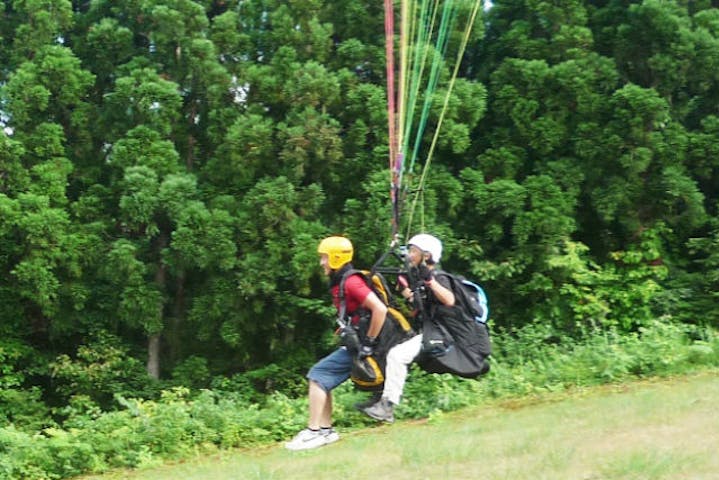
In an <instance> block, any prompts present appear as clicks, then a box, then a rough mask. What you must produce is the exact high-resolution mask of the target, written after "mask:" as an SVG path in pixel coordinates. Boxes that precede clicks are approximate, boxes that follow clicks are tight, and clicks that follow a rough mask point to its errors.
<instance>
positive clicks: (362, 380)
mask: <svg viewBox="0 0 719 480" xmlns="http://www.w3.org/2000/svg"><path fill="white" fill-rule="evenodd" d="M352 275H359V276H361V277H362V279H363V280H364V281H365V283H366V284H367V286H368V287H369V288H370V289H371V290H372V291H373V292H374V293H375V295H377V297H379V299H380V300H381V301H382V303H384V304H385V305H386V306H387V316H386V317H385V321H384V324H383V325H382V330H380V333H379V335H377V338H376V340H375V345H374V348H373V353H372V355H370V356H368V357H360V356H359V349H360V346H361V345H363V344H365V343H366V342H367V331H368V330H369V324H370V312H369V311H368V310H367V309H364V308H363V309H361V310H360V311H359V312H358V313H359V322H357V324H356V325H352V323H351V321H350V319H349V318H348V316H347V314H346V302H345V281H346V280H347V279H348V278H349V277H350V276H352ZM339 301H340V307H339V314H338V317H337V323H338V325H339V327H340V328H339V333H340V336H341V338H342V343H343V344H344V345H345V346H346V347H347V349H348V350H349V351H350V353H352V355H353V357H354V360H353V364H352V373H351V374H350V379H351V380H352V382H353V383H354V385H355V387H356V388H357V389H359V390H364V391H372V392H376V391H381V390H382V388H383V387H384V378H385V367H386V364H387V352H389V349H390V348H392V347H393V346H395V345H397V344H398V343H402V342H404V341H405V340H407V339H409V338H412V337H413V336H414V335H416V333H415V331H414V330H413V329H412V327H411V326H410V324H409V322H408V321H407V319H406V318H405V316H404V315H403V314H402V312H400V311H399V310H397V308H395V307H396V306H395V304H394V299H393V297H392V295H391V294H390V290H389V288H388V286H387V282H386V280H385V278H384V277H383V276H382V274H380V273H379V272H376V271H368V270H349V271H347V272H346V273H345V274H344V275H343V276H342V279H341V280H340V284H339Z"/></svg>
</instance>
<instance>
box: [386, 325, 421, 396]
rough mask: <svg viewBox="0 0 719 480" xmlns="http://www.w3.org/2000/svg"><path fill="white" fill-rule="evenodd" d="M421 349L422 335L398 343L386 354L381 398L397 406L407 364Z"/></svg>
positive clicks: (405, 375)
mask: <svg viewBox="0 0 719 480" xmlns="http://www.w3.org/2000/svg"><path fill="white" fill-rule="evenodd" d="M421 349H422V335H421V334H419V335H415V336H414V337H412V338H410V339H409V340H407V341H406V342H403V343H398V344H397V345H395V346H394V347H392V348H390V350H389V352H388V353H387V368H386V370H385V379H384V391H383V392H382V396H383V397H385V398H387V399H388V400H389V401H390V402H392V403H393V404H395V405H397V404H398V403H399V399H400V397H401V396H402V390H403V389H404V382H405V380H407V369H408V367H409V364H410V363H412V361H413V360H414V359H415V358H417V356H418V355H419V352H420V350H421Z"/></svg>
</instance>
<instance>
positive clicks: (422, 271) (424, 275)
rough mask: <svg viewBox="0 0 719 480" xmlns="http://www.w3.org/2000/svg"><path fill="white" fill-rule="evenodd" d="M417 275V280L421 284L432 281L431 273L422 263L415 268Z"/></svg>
mask: <svg viewBox="0 0 719 480" xmlns="http://www.w3.org/2000/svg"><path fill="white" fill-rule="evenodd" d="M417 275H419V279H420V280H422V281H423V282H429V281H430V280H432V271H431V270H430V269H429V267H428V266H427V265H425V264H424V263H423V264H422V265H420V266H418V267H417Z"/></svg>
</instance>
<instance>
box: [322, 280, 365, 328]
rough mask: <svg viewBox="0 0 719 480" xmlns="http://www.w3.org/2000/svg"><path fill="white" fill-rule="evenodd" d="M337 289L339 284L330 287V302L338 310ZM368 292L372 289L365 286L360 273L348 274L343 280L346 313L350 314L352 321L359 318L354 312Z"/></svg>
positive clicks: (354, 321) (338, 297) (338, 298)
mask: <svg viewBox="0 0 719 480" xmlns="http://www.w3.org/2000/svg"><path fill="white" fill-rule="evenodd" d="M339 291H340V286H339V285H335V286H333V287H332V290H331V292H332V303H333V304H334V306H335V308H336V309H337V310H338V311H339V309H340V296H339ZM370 292H372V290H371V289H370V288H369V287H368V286H367V283H366V282H365V281H364V279H363V278H362V277H361V276H360V275H350V276H349V277H348V278H347V280H345V305H346V313H347V314H348V315H352V323H356V322H357V321H358V320H359V319H358V317H357V316H356V315H355V313H356V312H357V310H358V309H359V308H360V307H361V306H362V303H363V302H364V301H365V299H366V298H367V295H369V294H370Z"/></svg>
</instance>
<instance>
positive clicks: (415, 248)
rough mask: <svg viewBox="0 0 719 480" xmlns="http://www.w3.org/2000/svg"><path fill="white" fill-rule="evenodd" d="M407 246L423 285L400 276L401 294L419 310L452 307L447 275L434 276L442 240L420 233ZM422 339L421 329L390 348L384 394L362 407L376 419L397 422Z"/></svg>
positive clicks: (415, 274) (412, 270)
mask: <svg viewBox="0 0 719 480" xmlns="http://www.w3.org/2000/svg"><path fill="white" fill-rule="evenodd" d="M407 246H408V259H409V263H410V272H409V274H410V276H413V277H414V278H415V279H416V280H417V282H414V283H420V285H419V288H418V289H415V290H414V291H413V290H412V289H411V288H410V282H408V281H407V279H403V278H400V285H401V287H400V288H401V289H402V290H401V293H402V296H404V297H405V298H407V299H408V300H410V301H412V302H413V303H414V304H415V306H418V307H420V308H418V310H419V312H420V313H421V312H429V311H431V309H432V306H433V305H437V304H442V305H446V306H448V307H451V306H453V305H454V302H455V297H454V293H453V292H452V287H451V285H450V283H449V281H448V280H447V277H445V276H436V277H435V275H434V273H435V271H436V270H435V269H436V266H437V264H438V263H439V261H440V259H441V258H442V242H441V241H440V240H439V239H438V238H437V237H435V236H433V235H429V234H427V233H420V234H418V235H415V236H413V237H412V238H410V239H409V242H407ZM420 292H423V294H421V293H420ZM416 297H417V298H416ZM419 297H421V298H419ZM419 302H421V304H420V303H419ZM422 338H423V337H422V334H421V332H420V333H419V334H418V335H415V336H414V337H412V338H411V339H409V340H407V341H405V342H403V343H400V344H398V345H395V346H394V347H392V348H391V349H390V351H389V353H388V354H387V367H386V371H385V383H384V389H383V391H382V397H381V398H380V399H379V400H378V401H377V402H376V403H375V404H373V405H371V406H369V407H366V408H363V409H362V411H363V412H364V413H365V414H367V415H369V416H370V417H372V418H374V419H375V420H380V421H383V422H387V423H392V422H394V406H395V405H397V404H399V402H400V399H401V397H402V391H403V390H404V384H405V381H406V379H407V371H408V368H409V365H410V363H412V362H413V361H414V360H415V359H416V358H417V357H418V356H419V354H420V352H421V350H422Z"/></svg>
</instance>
